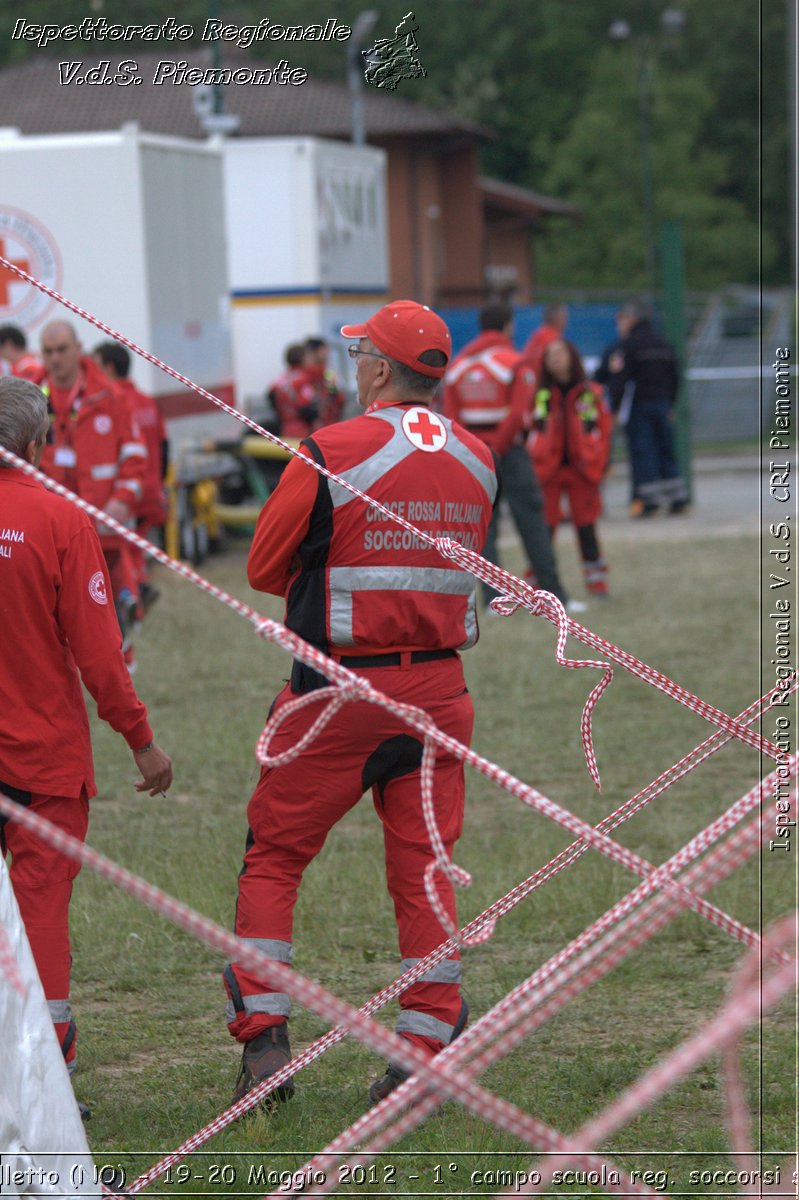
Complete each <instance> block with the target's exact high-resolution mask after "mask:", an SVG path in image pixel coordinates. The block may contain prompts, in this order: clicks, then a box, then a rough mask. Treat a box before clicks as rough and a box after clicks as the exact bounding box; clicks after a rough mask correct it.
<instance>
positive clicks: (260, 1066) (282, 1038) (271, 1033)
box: [233, 1021, 294, 1111]
mask: <svg viewBox="0 0 799 1200" xmlns="http://www.w3.org/2000/svg"><path fill="white" fill-rule="evenodd" d="M290 1062H291V1046H290V1045H289V1033H288V1025H287V1023H286V1022H285V1021H283V1022H281V1024H280V1025H272V1026H270V1028H269V1029H265V1030H264V1031H263V1033H259V1034H258V1036H257V1037H255V1038H253V1039H252V1041H250V1042H247V1044H246V1045H245V1047H244V1053H243V1054H242V1056H241V1070H240V1071H239V1077H238V1079H237V1080H236V1088H235V1091H234V1092H233V1099H234V1100H241V1098H242V1096H246V1095H247V1092H250V1091H252V1089H253V1088H254V1087H257V1086H258V1084H259V1083H263V1081H264V1080H265V1079H268V1078H269V1076H270V1075H274V1073H275V1071H279V1070H280V1069H281V1067H285V1066H286V1064H287V1063H290ZM293 1095H294V1079H293V1078H291V1077H290V1078H288V1079H285V1080H284V1081H283V1083H281V1084H280V1086H279V1087H276V1088H275V1090H274V1091H273V1092H268V1093H267V1094H266V1095H265V1096H262V1097H261V1104H262V1105H263V1106H264V1108H266V1109H268V1110H270V1111H271V1110H272V1109H274V1108H275V1107H276V1105H277V1103H278V1101H285V1100H290V1099H291V1097H292V1096H293Z"/></svg>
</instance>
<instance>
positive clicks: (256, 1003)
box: [225, 992, 291, 1025]
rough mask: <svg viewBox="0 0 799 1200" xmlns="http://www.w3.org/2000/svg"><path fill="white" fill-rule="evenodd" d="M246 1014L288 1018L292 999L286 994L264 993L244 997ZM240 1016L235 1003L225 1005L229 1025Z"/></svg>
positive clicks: (230, 1002)
mask: <svg viewBox="0 0 799 1200" xmlns="http://www.w3.org/2000/svg"><path fill="white" fill-rule="evenodd" d="M241 999H242V1002H243V1004H244V1011H245V1013H268V1014H269V1015H270V1016H272V1017H288V1016H289V1015H290V1014H291V997H290V996H288V995H287V994H286V992H262V993H261V994H260V995H258V996H242V998H241ZM239 1015H240V1014H239V1013H237V1012H236V1009H235V1008H234V1007H233V1001H232V1000H228V1002H227V1004H226V1005H225V1017H226V1019H227V1023H228V1025H230V1024H231V1023H232V1022H233V1021H235V1020H236V1017H237V1016H239Z"/></svg>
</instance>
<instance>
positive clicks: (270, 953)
mask: <svg viewBox="0 0 799 1200" xmlns="http://www.w3.org/2000/svg"><path fill="white" fill-rule="evenodd" d="M242 941H244V942H248V943H249V944H250V945H251V946H252V947H253V949H255V950H260V951H261V953H262V954H265V955H266V956H267V958H271V959H274V960H275V961H276V962H282V963H287V964H288V965H289V966H290V965H291V952H292V947H291V942H283V941H279V940H278V939H276V938H242ZM235 972H236V967H235V964H234V963H228V965H227V967H226V968H225V971H224V976H223V977H224V980H225V986H226V987H227V990H228V994H229V996H230V999H229V1000H228V1003H227V1007H226V1009H225V1016H226V1019H227V1023H228V1025H231V1024H233V1022H234V1021H235V1020H236V1019H237V1017H238V1016H239V1015H241V1014H242V1013H243V1014H246V1015H248V1016H250V1015H252V1014H255V1013H263V1014H265V1015H267V1016H273V1017H284V1018H285V1017H288V1016H289V1015H290V1013H291V998H290V997H289V995H288V993H286V992H268V991H263V992H253V993H250V994H244V993H242V991H241V987H240V986H239V981H238V979H237V977H236V973H235ZM248 974H250V975H251V974H252V972H248Z"/></svg>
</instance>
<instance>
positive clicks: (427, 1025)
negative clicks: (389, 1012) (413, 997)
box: [394, 1008, 455, 1046]
mask: <svg viewBox="0 0 799 1200" xmlns="http://www.w3.org/2000/svg"><path fill="white" fill-rule="evenodd" d="M394 1028H395V1029H396V1031H397V1033H415V1034H417V1036H418V1037H424V1038H433V1039H434V1040H435V1041H437V1042H443V1043H444V1045H445V1046H447V1045H449V1041H450V1038H451V1037H452V1034H453V1032H454V1030H455V1026H454V1025H447V1023H446V1022H445V1021H439V1020H438V1019H437V1018H436V1017H431V1016H430V1015H429V1014H428V1013H420V1012H414V1010H413V1009H412V1008H404V1009H403V1010H402V1012H401V1013H400V1015H399V1016H398V1017H397V1024H396V1025H395V1026H394Z"/></svg>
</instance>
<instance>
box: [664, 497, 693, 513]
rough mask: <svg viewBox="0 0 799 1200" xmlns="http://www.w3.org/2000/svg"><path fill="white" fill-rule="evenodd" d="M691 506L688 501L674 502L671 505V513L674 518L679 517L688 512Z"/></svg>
mask: <svg viewBox="0 0 799 1200" xmlns="http://www.w3.org/2000/svg"><path fill="white" fill-rule="evenodd" d="M690 507H691V506H690V504H689V502H688V501H687V500H672V502H671V504H670V505H669V513H670V514H671V516H672V517H678V516H680V515H681V514H682V513H685V512H688V509H689V508H690Z"/></svg>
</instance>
